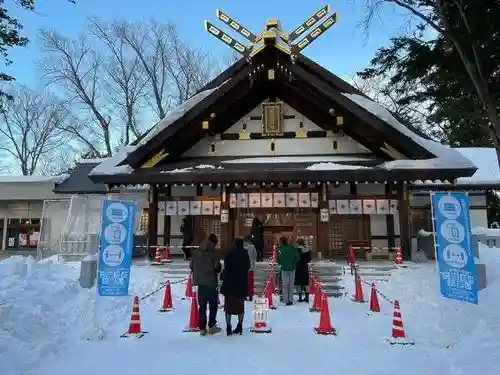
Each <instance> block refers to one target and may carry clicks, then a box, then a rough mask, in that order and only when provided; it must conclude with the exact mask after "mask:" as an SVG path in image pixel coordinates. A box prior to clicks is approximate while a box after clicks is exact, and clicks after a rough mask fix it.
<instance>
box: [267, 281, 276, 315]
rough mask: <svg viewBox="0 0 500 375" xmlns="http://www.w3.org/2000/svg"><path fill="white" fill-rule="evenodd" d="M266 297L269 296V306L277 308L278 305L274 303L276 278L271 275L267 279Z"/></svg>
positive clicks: (273, 308)
mask: <svg viewBox="0 0 500 375" xmlns="http://www.w3.org/2000/svg"><path fill="white" fill-rule="evenodd" d="M265 289H266V290H265V297H266V298H267V301H268V303H269V308H270V309H271V310H276V306H275V305H274V298H273V297H274V291H273V289H274V280H273V278H272V277H271V276H270V277H269V278H268V279H267V283H266V288H265Z"/></svg>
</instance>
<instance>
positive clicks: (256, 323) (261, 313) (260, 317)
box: [250, 297, 272, 333]
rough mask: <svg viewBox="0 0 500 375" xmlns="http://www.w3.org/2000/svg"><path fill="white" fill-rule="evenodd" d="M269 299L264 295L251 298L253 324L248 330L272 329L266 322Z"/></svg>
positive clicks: (262, 330) (265, 330)
mask: <svg viewBox="0 0 500 375" xmlns="http://www.w3.org/2000/svg"><path fill="white" fill-rule="evenodd" d="M268 301H269V300H268V299H267V298H266V297H255V298H254V300H253V310H252V316H253V324H252V327H251V328H250V332H255V333H271V331H272V329H271V327H270V326H269V323H268V313H269V308H270V306H269V302H268Z"/></svg>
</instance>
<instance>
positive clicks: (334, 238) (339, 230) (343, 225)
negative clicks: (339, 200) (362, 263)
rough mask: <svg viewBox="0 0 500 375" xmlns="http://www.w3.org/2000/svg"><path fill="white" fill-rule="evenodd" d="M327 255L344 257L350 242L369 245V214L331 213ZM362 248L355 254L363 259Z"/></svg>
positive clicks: (357, 244) (362, 245)
mask: <svg viewBox="0 0 500 375" xmlns="http://www.w3.org/2000/svg"><path fill="white" fill-rule="evenodd" d="M328 232H329V233H328V244H329V257H331V258H341V259H345V257H346V254H347V249H348V247H349V245H350V244H354V245H356V246H361V247H369V246H370V245H371V241H370V233H371V232H370V216H369V215H333V216H330V221H329V231H328ZM363 254H364V252H363V251H362V250H360V251H358V252H357V253H356V256H357V257H359V258H360V259H363Z"/></svg>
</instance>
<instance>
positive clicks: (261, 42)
mask: <svg viewBox="0 0 500 375" xmlns="http://www.w3.org/2000/svg"><path fill="white" fill-rule="evenodd" d="M217 19H218V20H220V21H222V22H223V23H224V24H226V25H227V26H229V27H230V28H231V29H232V30H233V31H236V32H237V33H238V34H239V35H241V36H243V38H245V40H246V42H247V43H243V42H240V41H239V40H237V39H236V38H234V37H232V36H231V35H229V34H228V33H225V32H224V31H222V30H221V29H220V28H218V27H217V26H215V25H214V24H213V23H211V22H209V21H205V30H206V31H207V32H208V33H209V34H211V35H213V36H215V37H216V38H217V39H219V40H221V41H222V42H223V43H224V44H226V45H228V46H229V47H231V48H232V49H233V50H235V51H236V52H238V53H240V54H241V55H243V56H245V57H249V58H252V57H253V56H255V55H257V54H258V53H259V52H260V51H262V50H263V49H264V48H265V47H266V46H268V45H272V46H274V47H275V48H277V49H279V50H280V51H282V52H284V53H286V54H288V55H291V56H292V58H295V57H297V55H299V54H300V53H301V52H302V50H304V48H306V47H307V46H309V45H310V44H311V43H312V42H314V41H315V40H316V39H318V37H319V36H321V35H323V34H324V33H325V32H326V31H327V30H328V29H330V28H331V27H332V26H333V25H334V24H335V23H336V22H337V14H336V13H331V14H330V8H329V6H328V5H325V6H324V7H322V8H321V9H319V10H318V11H316V12H315V13H314V14H313V15H312V16H310V17H309V18H308V19H307V20H306V21H305V22H303V23H302V24H301V25H299V26H298V27H297V28H296V29H295V30H293V31H292V32H291V33H287V32H286V31H285V30H284V29H283V26H282V24H281V22H280V21H279V20H278V19H275V18H271V19H269V20H267V22H266V24H265V26H264V31H263V32H262V33H261V34H259V35H256V34H254V33H252V32H251V31H250V30H249V29H247V28H246V27H244V26H243V25H242V24H241V23H239V22H238V21H236V20H235V19H234V18H232V17H231V16H230V15H228V14H227V13H226V12H224V11H222V10H220V9H217ZM311 29H312V30H311ZM310 30H311V31H310Z"/></svg>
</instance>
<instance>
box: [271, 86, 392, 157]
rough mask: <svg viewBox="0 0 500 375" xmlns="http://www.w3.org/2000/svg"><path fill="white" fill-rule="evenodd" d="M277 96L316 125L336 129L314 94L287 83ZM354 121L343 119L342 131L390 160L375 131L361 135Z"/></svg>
mask: <svg viewBox="0 0 500 375" xmlns="http://www.w3.org/2000/svg"><path fill="white" fill-rule="evenodd" d="M278 96H279V97H280V98H281V99H283V100H284V101H285V102H286V103H287V104H289V105H290V106H292V107H293V108H295V109H296V110H297V111H299V112H300V113H302V114H303V115H304V116H306V117H307V118H308V119H310V120H311V121H313V122H314V123H316V124H317V125H318V126H321V127H322V128H323V129H325V130H333V131H337V130H338V129H337V128H336V127H335V126H334V121H335V119H334V118H332V116H330V115H329V114H328V112H327V111H328V109H327V108H325V107H324V106H323V107H320V105H321V104H320V102H319V100H316V98H314V96H311V95H308V93H306V92H303V91H301V90H298V89H297V88H295V87H293V86H292V85H288V84H285V85H284V90H283V91H280V92H279V93H278ZM354 121H355V119H354V117H353V116H352V117H351V116H350V117H348V118H347V119H345V122H346V123H347V124H346V126H344V127H343V128H342V129H343V131H344V133H345V134H347V135H348V136H349V137H351V138H352V139H354V140H355V141H356V142H358V143H360V144H361V145H363V146H364V147H366V148H367V149H368V150H370V151H371V152H373V154H374V155H376V156H378V157H380V158H381V159H383V160H392V159H391V157H390V156H389V155H388V154H386V153H385V152H383V151H382V150H381V149H380V147H379V144H382V142H383V141H382V139H379V137H378V136H377V134H376V132H372V133H370V134H367V136H362V135H361V134H360V133H359V131H358V129H359V128H360V127H361V126H360V124H358V123H355V124H354V123H353V122H354Z"/></svg>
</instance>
